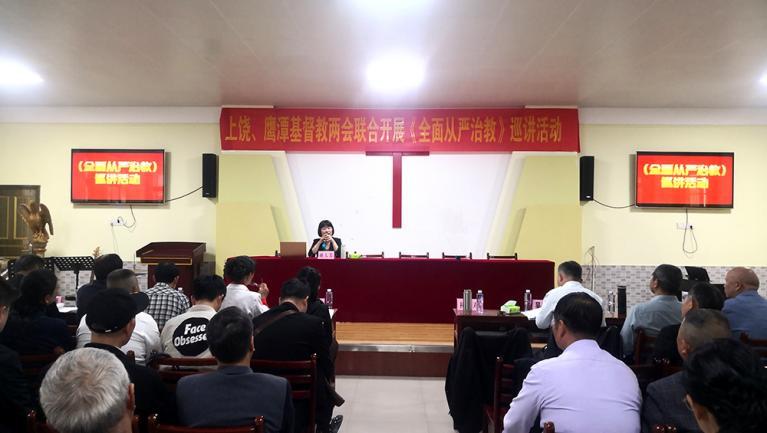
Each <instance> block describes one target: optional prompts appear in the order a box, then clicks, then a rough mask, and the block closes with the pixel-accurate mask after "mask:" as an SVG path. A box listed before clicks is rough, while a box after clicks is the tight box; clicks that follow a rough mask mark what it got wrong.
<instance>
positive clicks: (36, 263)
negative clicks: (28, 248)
mask: <svg viewBox="0 0 767 433" xmlns="http://www.w3.org/2000/svg"><path fill="white" fill-rule="evenodd" d="M38 269H45V261H44V260H43V258H42V257H40V256H37V255H35V254H24V255H22V256H19V258H18V259H16V261H15V262H14V263H13V277H11V278H9V279H8V282H9V283H10V284H11V286H13V287H15V288H16V289H19V290H20V289H21V280H23V279H24V277H25V276H27V274H28V273H30V272H32V271H36V270H38Z"/></svg>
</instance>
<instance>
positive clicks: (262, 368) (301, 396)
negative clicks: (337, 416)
mask: <svg viewBox="0 0 767 433" xmlns="http://www.w3.org/2000/svg"><path fill="white" fill-rule="evenodd" d="M250 368H252V369H253V371H255V372H258V373H268V374H273V375H275V376H280V377H284V378H285V379H287V380H288V382H289V383H290V388H291V390H292V393H293V401H294V402H295V401H305V402H306V403H307V406H308V411H309V413H308V417H307V432H308V433H314V430H315V426H316V418H317V415H316V410H317V387H318V385H319V383H318V379H317V354H316V353H315V354H312V356H311V358H310V359H309V360H306V361H273V360H265V359H252V360H251V361H250Z"/></svg>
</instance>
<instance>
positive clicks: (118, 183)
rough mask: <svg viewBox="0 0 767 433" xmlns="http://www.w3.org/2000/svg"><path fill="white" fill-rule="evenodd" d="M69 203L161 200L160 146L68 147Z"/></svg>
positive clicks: (162, 158) (162, 154) (162, 167)
mask: <svg viewBox="0 0 767 433" xmlns="http://www.w3.org/2000/svg"><path fill="white" fill-rule="evenodd" d="M71 179H72V182H71V193H72V202H73V203H164V202H165V150H164V149H140V150H139V149H72V177H71Z"/></svg>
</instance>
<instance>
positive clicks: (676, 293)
mask: <svg viewBox="0 0 767 433" xmlns="http://www.w3.org/2000/svg"><path fill="white" fill-rule="evenodd" d="M681 283H682V271H681V270H680V269H679V268H678V267H676V266H673V265H660V266H658V267H657V268H655V270H654V271H653V273H652V277H651V278H650V291H651V292H652V293H653V297H652V299H650V300H649V301H647V302H642V303H641V304H637V305H635V306H634V307H632V308H631V310H630V311H629V313H628V315H627V316H626V321H625V322H624V323H623V329H621V339H622V340H623V353H624V354H625V355H627V356H630V355H631V354H632V353H633V352H634V334H635V333H636V332H637V330H639V329H643V330H644V332H645V333H646V334H647V335H648V336H651V337H655V336H657V335H658V333H659V332H660V330H661V329H662V328H664V327H666V326H669V325H676V324H679V323H681V322H682V312H681V302H679V297H680V295H681V291H680V286H681Z"/></svg>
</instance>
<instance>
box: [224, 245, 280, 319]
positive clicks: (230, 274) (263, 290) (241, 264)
mask: <svg viewBox="0 0 767 433" xmlns="http://www.w3.org/2000/svg"><path fill="white" fill-rule="evenodd" d="M255 272H256V262H254V261H253V259H251V258H250V257H248V256H237V257H232V258H231V259H229V260H227V261H226V264H225V265H224V276H225V277H226V278H228V279H229V280H231V281H232V282H231V283H229V285H228V286H226V297H225V298H224V302H223V303H222V304H221V309H224V308H227V307H237V308H239V309H241V310H242V311H244V312H245V313H246V314H247V315H248V316H250V318H251V319H252V318H254V317H257V316H258V315H260V314H261V313H263V312H265V311H269V307H268V306H267V305H266V304H264V303H263V301H262V300H263V299H266V297H267V296H268V295H269V288H268V287H266V283H261V284H259V285H258V292H251V291H250V289H248V284H250V282H251V281H253V275H254V274H255Z"/></svg>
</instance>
